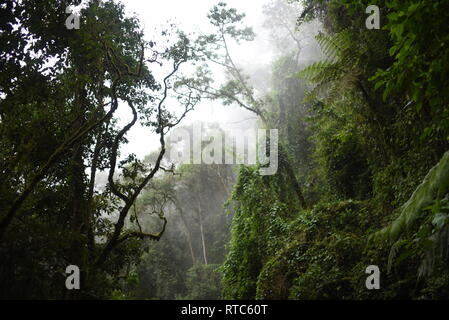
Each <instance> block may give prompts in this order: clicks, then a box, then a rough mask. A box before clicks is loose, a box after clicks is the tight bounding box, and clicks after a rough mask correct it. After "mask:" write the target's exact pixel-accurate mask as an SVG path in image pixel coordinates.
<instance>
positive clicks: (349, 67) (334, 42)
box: [297, 30, 365, 103]
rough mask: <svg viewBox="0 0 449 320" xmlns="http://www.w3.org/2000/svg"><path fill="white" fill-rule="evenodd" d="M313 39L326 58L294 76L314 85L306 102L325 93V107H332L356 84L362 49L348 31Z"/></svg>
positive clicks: (320, 35)
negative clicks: (328, 104) (327, 105)
mask: <svg viewBox="0 0 449 320" xmlns="http://www.w3.org/2000/svg"><path fill="white" fill-rule="evenodd" d="M316 39H317V41H318V44H319V45H320V48H321V51H322V52H323V54H324V55H325V56H326V58H325V59H324V60H321V61H317V62H314V63H312V64H311V65H309V66H307V67H306V68H304V69H303V70H301V71H300V72H299V73H297V76H298V77H300V78H305V79H308V80H309V81H310V82H311V83H312V84H314V88H313V89H312V90H311V91H310V93H309V96H308V98H309V99H310V98H312V99H313V98H315V97H316V96H317V95H320V94H321V93H325V96H326V97H325V98H326V100H327V103H332V102H333V101H335V99H337V98H338V97H341V95H340V94H339V93H343V92H344V91H350V90H352V89H354V88H355V87H356V86H355V81H356V80H357V76H358V75H359V74H360V70H359V68H358V66H357V61H358V57H359V56H360V55H362V54H363V53H364V50H365V49H364V48H363V46H361V45H358V44H357V43H358V42H357V41H354V39H352V35H351V33H350V32H349V31H347V30H344V31H341V32H339V33H336V34H333V35H325V34H322V33H320V34H319V35H318V36H317V37H316Z"/></svg>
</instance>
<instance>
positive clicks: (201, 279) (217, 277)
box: [185, 264, 221, 300]
mask: <svg viewBox="0 0 449 320" xmlns="http://www.w3.org/2000/svg"><path fill="white" fill-rule="evenodd" d="M218 267H219V265H213V264H209V265H203V264H198V265H194V266H193V267H192V268H190V269H189V270H188V271H187V279H186V286H187V291H188V292H189V294H188V295H187V296H186V297H185V299H188V300H216V299H219V298H220V297H221V273H220V272H219V270H218Z"/></svg>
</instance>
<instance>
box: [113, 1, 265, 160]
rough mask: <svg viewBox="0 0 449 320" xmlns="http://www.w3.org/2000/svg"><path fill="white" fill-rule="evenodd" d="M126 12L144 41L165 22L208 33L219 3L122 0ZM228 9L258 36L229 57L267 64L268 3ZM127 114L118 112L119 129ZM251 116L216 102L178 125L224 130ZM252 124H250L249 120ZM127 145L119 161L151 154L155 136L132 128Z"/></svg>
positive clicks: (235, 5) (230, 3)
mask: <svg viewBox="0 0 449 320" xmlns="http://www.w3.org/2000/svg"><path fill="white" fill-rule="evenodd" d="M121 2H122V3H123V4H124V5H125V7H126V10H127V12H129V13H130V14H131V13H135V14H136V15H137V16H138V17H139V19H140V22H141V25H142V26H143V27H144V28H145V35H146V38H147V40H151V34H152V32H153V31H154V29H155V28H156V27H160V26H161V25H163V24H166V22H167V21H168V20H170V21H173V22H175V23H176V24H177V25H179V27H180V29H181V30H183V31H185V32H186V33H189V32H197V31H203V32H205V33H206V32H207V31H208V30H207V28H208V26H209V23H208V19H207V13H208V11H209V10H210V9H211V8H212V7H213V6H214V5H216V4H217V3H218V2H220V1H219V0H192V1H186V0H162V1H154V0H121ZM224 2H226V3H227V4H228V7H233V8H236V9H237V10H238V11H239V12H244V13H246V17H245V25H247V26H252V27H253V28H254V30H255V32H256V34H257V35H258V37H257V39H256V41H254V42H250V43H248V44H242V45H241V46H234V47H232V51H233V52H232V54H233V56H234V57H235V60H236V61H237V63H238V64H240V65H243V66H245V65H254V64H260V65H264V64H268V63H269V61H270V60H271V57H272V53H271V52H270V45H269V42H268V36H267V35H266V34H263V33H264V32H263V29H262V28H261V23H262V21H263V13H262V8H263V5H264V4H266V3H268V2H269V0H227V1H224ZM128 113H129V112H128V110H126V108H125V106H121V107H120V108H119V110H118V116H119V118H120V120H121V121H120V122H119V124H120V125H124V124H125V123H126V121H127V120H129V117H128ZM254 117H255V116H254V114H252V113H250V112H248V111H245V110H242V108H239V107H232V106H226V107H225V106H222V105H221V103H220V102H219V101H213V102H211V101H204V102H203V103H201V105H198V106H197V108H196V109H195V110H194V111H192V112H191V113H190V114H189V115H188V117H186V118H185V119H184V120H183V122H181V125H187V124H189V123H192V122H193V121H196V120H200V121H205V122H219V123H220V124H222V126H223V127H232V126H233V124H234V123H239V124H238V125H239V126H240V125H242V122H241V121H242V120H245V119H251V118H254ZM249 121H251V120H249ZM127 138H128V140H129V143H128V144H127V145H126V146H123V148H122V157H123V156H126V154H128V153H135V154H136V155H137V156H138V157H139V158H143V157H144V156H145V155H147V154H149V153H150V152H151V151H154V150H155V149H156V148H157V147H158V146H159V144H158V135H156V134H154V133H151V132H150V131H149V129H148V128H143V127H140V126H137V124H136V126H135V128H133V129H132V130H130V132H128V134H127Z"/></svg>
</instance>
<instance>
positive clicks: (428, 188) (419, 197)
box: [373, 151, 449, 242]
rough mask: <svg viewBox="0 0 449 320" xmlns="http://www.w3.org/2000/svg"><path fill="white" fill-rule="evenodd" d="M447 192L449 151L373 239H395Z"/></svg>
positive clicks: (448, 184)
mask: <svg viewBox="0 0 449 320" xmlns="http://www.w3.org/2000/svg"><path fill="white" fill-rule="evenodd" d="M447 192H449V151H448V152H446V153H445V154H444V156H443V158H442V159H441V160H440V162H439V163H438V164H437V165H436V166H435V167H433V168H432V169H431V170H430V171H429V173H428V174H427V176H426V177H425V178H424V180H423V182H422V183H421V184H420V185H419V186H418V187H417V188H416V190H415V192H414V193H413V194H412V196H411V197H410V199H409V200H408V201H407V202H406V203H405V204H404V205H403V207H402V209H401V211H400V212H401V213H400V215H399V217H398V218H397V219H396V220H395V221H393V222H392V223H391V224H390V225H388V226H387V227H385V228H384V229H382V230H381V231H379V232H377V233H375V234H374V236H373V237H374V239H380V238H386V239H389V241H390V242H393V241H396V240H397V239H398V238H399V237H400V236H401V235H402V234H403V232H404V231H408V230H410V228H411V227H412V226H413V223H414V222H415V221H416V220H418V218H420V215H421V214H422V213H423V211H424V209H425V208H426V207H428V206H430V205H431V204H433V203H435V205H438V204H439V203H440V200H441V199H442V197H443V196H444V195H445V194H446V193H447ZM440 222H441V220H440V218H438V217H436V223H437V224H438V223H440Z"/></svg>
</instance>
